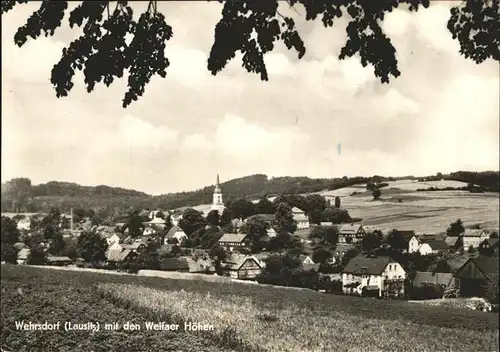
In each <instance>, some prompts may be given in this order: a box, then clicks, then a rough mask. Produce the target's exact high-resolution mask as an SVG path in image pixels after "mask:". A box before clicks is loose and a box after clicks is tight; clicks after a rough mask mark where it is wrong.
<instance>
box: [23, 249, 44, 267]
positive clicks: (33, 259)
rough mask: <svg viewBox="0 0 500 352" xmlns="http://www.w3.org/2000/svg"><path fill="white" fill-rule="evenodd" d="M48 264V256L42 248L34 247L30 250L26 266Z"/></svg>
mask: <svg viewBox="0 0 500 352" xmlns="http://www.w3.org/2000/svg"><path fill="white" fill-rule="evenodd" d="M46 263H47V254H46V253H45V251H44V249H43V248H42V247H41V246H33V247H31V248H30V253H29V254H28V259H27V260H26V264H28V265H45V264H46Z"/></svg>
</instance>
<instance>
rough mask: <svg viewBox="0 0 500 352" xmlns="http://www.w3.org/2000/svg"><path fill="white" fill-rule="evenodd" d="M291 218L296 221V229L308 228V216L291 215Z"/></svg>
mask: <svg viewBox="0 0 500 352" xmlns="http://www.w3.org/2000/svg"><path fill="white" fill-rule="evenodd" d="M293 220H295V222H296V223H297V229H298V230H302V229H308V228H309V226H310V225H309V218H308V217H307V216H305V215H295V214H294V215H293Z"/></svg>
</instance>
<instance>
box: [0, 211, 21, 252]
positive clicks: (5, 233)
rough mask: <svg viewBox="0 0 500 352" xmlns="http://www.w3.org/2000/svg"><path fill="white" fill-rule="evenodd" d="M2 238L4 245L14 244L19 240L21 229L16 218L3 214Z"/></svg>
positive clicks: (0, 233) (0, 237)
mask: <svg viewBox="0 0 500 352" xmlns="http://www.w3.org/2000/svg"><path fill="white" fill-rule="evenodd" d="M1 226H2V228H1V232H0V239H1V244H2V246H3V245H4V244H11V245H12V244H14V243H16V242H19V236H20V233H19V230H18V229H17V224H16V222H15V221H14V220H12V219H10V218H8V217H7V216H2V224H1Z"/></svg>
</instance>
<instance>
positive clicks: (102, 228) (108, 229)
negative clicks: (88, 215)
mask: <svg viewBox="0 0 500 352" xmlns="http://www.w3.org/2000/svg"><path fill="white" fill-rule="evenodd" d="M115 228H116V227H115V226H104V225H101V226H98V227H97V232H106V233H107V232H111V233H114V232H115Z"/></svg>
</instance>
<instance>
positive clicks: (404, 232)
mask: <svg viewBox="0 0 500 352" xmlns="http://www.w3.org/2000/svg"><path fill="white" fill-rule="evenodd" d="M397 233H398V234H400V235H401V236H402V237H403V238H404V239H405V241H406V242H410V240H411V238H412V237H413V236H415V231H413V230H397Z"/></svg>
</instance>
